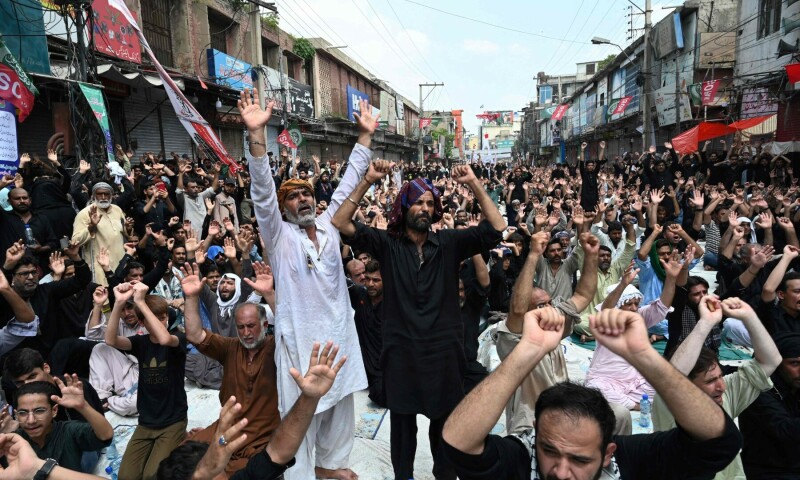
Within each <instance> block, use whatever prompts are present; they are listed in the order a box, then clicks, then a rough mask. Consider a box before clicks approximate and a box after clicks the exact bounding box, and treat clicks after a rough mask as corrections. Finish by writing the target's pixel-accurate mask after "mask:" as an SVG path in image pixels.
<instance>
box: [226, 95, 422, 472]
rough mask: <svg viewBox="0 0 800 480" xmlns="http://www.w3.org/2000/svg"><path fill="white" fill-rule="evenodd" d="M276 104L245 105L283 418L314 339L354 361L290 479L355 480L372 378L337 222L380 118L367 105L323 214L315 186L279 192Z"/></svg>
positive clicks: (329, 397) (320, 412) (295, 184)
mask: <svg viewBox="0 0 800 480" xmlns="http://www.w3.org/2000/svg"><path fill="white" fill-rule="evenodd" d="M273 104H274V102H270V104H269V105H268V106H267V109H266V110H263V109H262V108H261V107H260V106H259V103H258V94H257V93H256V92H255V91H253V92H252V94H251V92H249V91H248V90H245V91H243V92H242V94H241V98H240V99H239V102H238V107H239V113H240V114H241V116H242V120H243V121H244V123H245V125H246V126H247V130H248V134H249V144H250V148H249V151H247V152H246V157H247V160H248V162H249V164H250V175H251V178H252V182H251V197H252V199H253V205H254V207H255V213H256V219H257V220H258V226H259V230H260V231H261V232H262V235H263V237H262V239H263V242H264V253H265V256H266V257H267V258H269V261H270V263H271V266H272V270H273V273H274V276H275V282H276V283H275V291H276V299H275V301H276V312H275V352H276V353H275V364H276V366H277V382H278V398H279V403H278V409H279V410H280V413H281V416H282V417H285V416H286V415H287V414H288V413H289V410H290V409H291V407H292V405H294V403H295V400H297V398H298V397H299V396H300V390H299V389H298V387H297V384H296V383H295V381H294V380H293V379H292V376H291V375H289V369H290V368H296V369H297V370H299V371H301V372H305V368H307V363H306V359H307V358H308V357H309V355H310V354H311V350H310V348H311V346H312V345H313V344H314V342H315V341H325V340H329V339H331V340H333V342H334V343H335V344H337V345H341V346H342V349H344V350H346V351H347V352H349V353H350V355H351V356H352V358H351V361H350V362H347V365H346V366H345V367H344V368H343V369H342V371H341V373H340V374H339V381H338V382H336V383H335V384H334V385H333V388H332V389H331V390H330V391H329V392H328V393H327V394H326V395H325V396H324V397H323V398H322V399H321V400H320V402H319V405H318V406H317V414H316V415H315V416H314V420H313V421H312V423H311V426H310V427H309V428H308V432H307V434H306V439H305V442H304V443H303V445H302V446H301V447H300V450H298V452H297V456H296V461H297V463H296V465H295V466H294V467H293V468H292V469H291V470H289V471H288V472H287V473H286V478H287V479H288V480H294V479H300V480H306V479H308V478H314V476H315V475H316V476H317V477H321V478H339V479H345V480H351V479H352V480H354V479H355V478H356V474H355V473H353V472H352V471H351V470H350V469H349V468H347V466H348V463H349V459H350V451H351V450H352V448H353V439H354V430H355V409H354V405H353V393H354V392H356V391H358V390H362V389H364V388H366V387H367V377H366V374H365V373H364V363H363V361H362V359H361V347H360V346H359V344H358V334H357V332H356V327H355V322H354V321H353V308H352V307H351V306H350V299H349V297H348V294H347V282H346V280H345V276H344V269H343V266H342V255H341V250H342V249H341V245H340V240H339V235H338V234H337V232H336V230H335V229H334V228H333V226H332V225H331V218H332V217H333V215H334V214H335V213H336V211H337V210H338V209H340V208H341V206H342V204H343V203H344V202H345V201H346V199H347V198H348V196H349V195H350V194H351V193H352V191H353V188H354V187H355V186H356V184H358V182H359V181H360V179H361V178H362V177H363V176H364V174H365V172H366V171H367V167H368V166H369V161H370V157H371V155H372V152H371V151H370V149H369V146H370V142H371V137H372V134H373V133H374V132H375V128H376V127H377V124H378V119H377V118H373V117H372V115H371V113H370V106H369V105H368V103H367V102H366V101H364V102H362V103H361V105H360V107H361V108H360V110H361V113H360V115H359V114H355V117H356V119H357V124H358V130H359V135H358V143H356V145H355V147H353V152H352V153H351V155H350V164H349V166H348V168H347V171H346V173H345V174H344V177H343V178H342V181H341V182H340V183H339V186H338V187H337V189H336V191H335V192H334V193H333V196H332V198H331V203H330V205H329V206H328V208H327V210H325V212H324V213H323V214H321V215H320V216H319V217H317V215H316V208H315V207H316V201H315V199H314V188H313V186H312V185H311V183H309V182H307V181H305V180H299V179H290V180H287V181H285V182H283V183H282V184H281V187H280V189H278V190H277V192H276V189H275V182H274V180H273V178H272V172H271V170H270V166H269V160H268V158H267V155H266V144H267V141H266V135H265V132H264V128H265V127H266V125H267V122H269V119H270V117H271V116H272V106H273ZM315 447H316V455H315V452H314V450H315ZM315 467H316V468H315ZM405 480H407V479H405Z"/></svg>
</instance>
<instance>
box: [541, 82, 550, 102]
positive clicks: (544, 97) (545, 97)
mask: <svg viewBox="0 0 800 480" xmlns="http://www.w3.org/2000/svg"><path fill="white" fill-rule="evenodd" d="M552 102H553V87H551V86H550V85H542V86H541V87H539V103H552Z"/></svg>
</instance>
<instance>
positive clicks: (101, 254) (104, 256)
mask: <svg viewBox="0 0 800 480" xmlns="http://www.w3.org/2000/svg"><path fill="white" fill-rule="evenodd" d="M51 257H52V255H51ZM96 259H97V264H98V265H100V268H102V269H103V271H104V272H108V271H109V270H111V259H110V257H109V255H108V248H106V247H100V250H99V251H98V252H97V258H96Z"/></svg>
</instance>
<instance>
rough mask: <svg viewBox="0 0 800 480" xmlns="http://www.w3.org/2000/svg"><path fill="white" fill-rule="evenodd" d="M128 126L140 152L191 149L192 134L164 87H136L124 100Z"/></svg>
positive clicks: (180, 152) (182, 151) (185, 151)
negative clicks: (184, 126) (182, 123)
mask: <svg viewBox="0 0 800 480" xmlns="http://www.w3.org/2000/svg"><path fill="white" fill-rule="evenodd" d="M124 108H125V130H126V132H127V137H128V141H129V144H130V145H132V146H134V145H135V151H136V153H137V155H141V154H143V153H146V152H152V153H156V154H157V153H161V152H162V151H163V152H165V153H166V154H167V155H168V154H169V152H173V151H174V152H176V153H178V154H183V153H189V152H191V138H190V137H189V134H188V133H187V132H186V129H184V128H183V125H181V122H180V120H178V117H177V115H176V114H175V111H174V110H173V109H172V104H171V103H170V102H169V99H168V98H167V94H166V92H165V91H164V90H161V89H156V88H135V89H132V90H131V96H130V97H128V98H127V99H126V100H125V102H124Z"/></svg>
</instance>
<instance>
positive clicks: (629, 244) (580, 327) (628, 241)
mask: <svg viewBox="0 0 800 480" xmlns="http://www.w3.org/2000/svg"><path fill="white" fill-rule="evenodd" d="M625 230H626V231H627V237H626V238H625V249H624V250H623V251H622V255H620V256H619V257H617V259H616V260H613V261H612V260H611V258H612V255H613V252H612V250H611V249H610V248H608V247H607V246H605V245H600V253H599V256H598V258H597V290H596V291H595V293H594V297H593V298H592V301H591V303H589V307H588V308H587V309H586V310H584V311H583V312H581V321H580V323H578V324H577V325H575V326H574V327H573V331H574V332H575V334H576V335H579V336H580V337H581V342H584V341H586V340H591V335H590V333H589V315H594V314H595V313H597V307H599V306H600V305H601V304H602V303H603V299H604V298H606V291H607V289H608V287H610V286H611V285H614V284H615V283H619V280H620V278H622V273H623V272H624V271H625V269H626V268H627V267H628V265H630V263H631V260H633V255H634V254H635V253H636V236H635V235H636V233H635V231H634V229H633V224H631V223H627V222H626V223H625Z"/></svg>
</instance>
